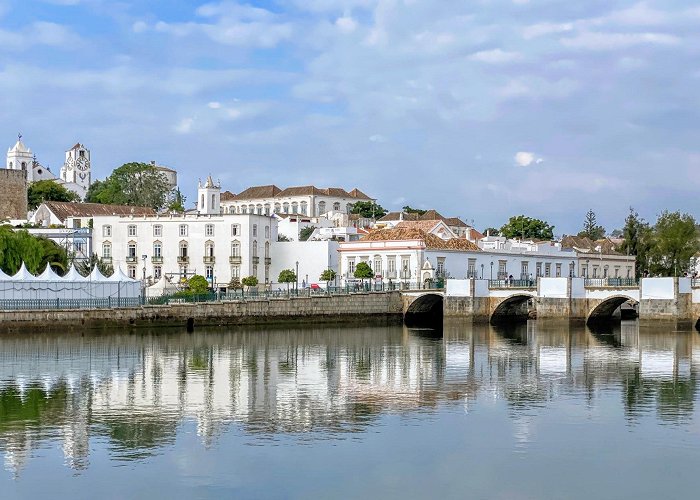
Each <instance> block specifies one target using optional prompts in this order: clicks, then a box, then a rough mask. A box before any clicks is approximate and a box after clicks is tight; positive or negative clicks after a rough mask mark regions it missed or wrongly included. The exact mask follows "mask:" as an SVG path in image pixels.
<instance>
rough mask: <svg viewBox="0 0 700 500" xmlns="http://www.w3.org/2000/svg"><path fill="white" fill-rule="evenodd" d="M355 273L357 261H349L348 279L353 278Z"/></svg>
mask: <svg viewBox="0 0 700 500" xmlns="http://www.w3.org/2000/svg"><path fill="white" fill-rule="evenodd" d="M354 272H355V259H348V275H349V276H348V277H349V278H351V277H352V275H353V273H354Z"/></svg>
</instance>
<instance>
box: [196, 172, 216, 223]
mask: <svg viewBox="0 0 700 500" xmlns="http://www.w3.org/2000/svg"><path fill="white" fill-rule="evenodd" d="M197 210H198V211H199V213H200V214H202V215H219V214H220V213H221V184H214V181H213V180H212V178H211V175H210V176H209V177H207V181H206V182H205V183H204V186H202V182H201V181H200V182H199V186H198V189H197Z"/></svg>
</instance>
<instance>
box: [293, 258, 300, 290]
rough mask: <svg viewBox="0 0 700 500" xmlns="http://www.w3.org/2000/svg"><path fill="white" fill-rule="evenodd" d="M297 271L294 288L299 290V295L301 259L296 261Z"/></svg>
mask: <svg viewBox="0 0 700 500" xmlns="http://www.w3.org/2000/svg"><path fill="white" fill-rule="evenodd" d="M295 266H296V267H295V273H294V279H295V280H296V282H295V283H294V289H295V290H296V292H297V295H299V261H296V262H295Z"/></svg>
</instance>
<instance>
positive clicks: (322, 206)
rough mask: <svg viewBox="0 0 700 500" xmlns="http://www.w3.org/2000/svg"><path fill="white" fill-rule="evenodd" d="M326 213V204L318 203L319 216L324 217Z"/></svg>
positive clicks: (323, 202)
mask: <svg viewBox="0 0 700 500" xmlns="http://www.w3.org/2000/svg"><path fill="white" fill-rule="evenodd" d="M325 213H326V202H325V201H320V202H319V203H318V215H323V214H325Z"/></svg>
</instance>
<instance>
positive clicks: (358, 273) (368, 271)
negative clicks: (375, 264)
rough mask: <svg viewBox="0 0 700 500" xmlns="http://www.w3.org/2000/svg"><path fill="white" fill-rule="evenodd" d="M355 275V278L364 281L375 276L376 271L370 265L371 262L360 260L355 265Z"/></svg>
mask: <svg viewBox="0 0 700 500" xmlns="http://www.w3.org/2000/svg"><path fill="white" fill-rule="evenodd" d="M353 276H355V278H359V279H361V280H362V283H364V282H365V279H367V278H373V277H374V271H372V268H371V267H369V264H368V263H367V262H360V263H358V264H357V266H356V267H355V272H354V273H353Z"/></svg>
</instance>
